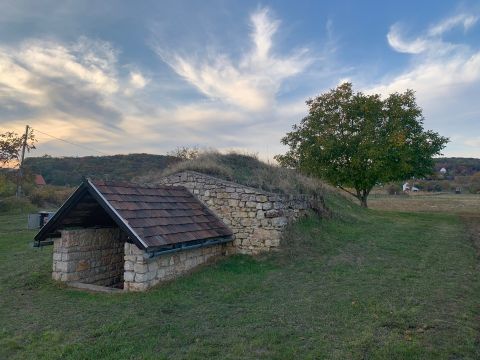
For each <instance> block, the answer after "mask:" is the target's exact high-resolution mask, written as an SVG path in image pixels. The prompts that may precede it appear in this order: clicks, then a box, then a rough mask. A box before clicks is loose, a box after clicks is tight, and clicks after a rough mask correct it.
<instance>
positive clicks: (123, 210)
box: [91, 181, 232, 247]
mask: <svg viewBox="0 0 480 360" xmlns="http://www.w3.org/2000/svg"><path fill="white" fill-rule="evenodd" d="M91 183H92V184H93V186H94V187H95V188H96V189H97V190H98V191H99V192H100V193H101V194H102V196H103V197H104V198H105V199H106V200H107V201H108V203H109V204H110V205H111V206H112V207H113V208H114V209H115V210H116V212H118V214H119V215H120V216H121V217H122V218H123V219H124V220H125V221H126V223H127V224H128V225H129V226H130V227H131V228H132V229H133V230H134V232H135V233H136V234H138V236H139V237H140V238H141V239H142V240H143V241H144V242H145V243H146V245H147V246H148V247H159V246H164V245H171V244H176V243H181V242H189V241H196V240H204V239H210V238H218V237H225V236H231V235H232V232H231V230H230V229H229V228H227V227H226V226H225V224H223V222H222V221H221V220H220V219H219V218H217V217H216V216H215V215H214V214H213V213H212V212H211V211H210V210H209V209H208V208H207V207H206V206H205V205H203V204H202V203H201V202H200V201H199V200H197V199H196V198H195V197H194V196H193V195H192V194H191V193H190V192H189V191H188V190H187V189H186V188H184V187H181V186H158V187H155V188H150V187H143V186H139V185H134V184H129V183H120V182H106V181H93V182H91Z"/></svg>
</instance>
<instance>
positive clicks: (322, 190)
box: [135, 152, 360, 215]
mask: <svg viewBox="0 0 480 360" xmlns="http://www.w3.org/2000/svg"><path fill="white" fill-rule="evenodd" d="M187 170H190V171H197V172H200V173H203V174H207V175H211V176H215V177H218V178H220V179H223V180H228V181H233V182H236V183H238V184H242V185H246V186H250V187H254V188H258V189H262V190H265V191H269V192H274V193H281V194H292V195H296V194H302V195H310V196H316V197H318V198H321V199H323V201H324V202H325V204H326V207H327V208H328V209H329V210H330V211H331V212H333V213H336V214H344V215H347V214H352V215H354V213H357V212H358V211H360V210H359V209H358V208H359V207H358V206H357V205H356V204H354V203H352V202H351V201H350V200H348V199H346V198H345V197H344V196H342V195H340V194H339V192H338V191H337V190H336V189H335V188H333V187H332V186H329V185H328V184H326V183H324V182H322V181H320V180H318V179H314V178H311V177H308V176H305V175H302V174H300V173H298V172H297V171H295V170H292V169H285V168H282V167H279V166H276V165H272V164H268V163H265V162H263V161H261V160H259V159H258V158H257V157H256V156H254V155H245V154H239V153H235V152H230V153H228V154H221V153H218V152H205V153H202V154H200V155H199V156H198V157H196V158H195V159H191V160H185V161H182V162H178V163H175V164H172V165H171V166H169V167H167V168H166V169H163V170H159V171H152V172H150V173H149V174H148V175H145V176H140V177H137V178H136V179H135V182H140V183H155V182H156V180H157V179H159V178H161V177H164V176H168V175H171V174H175V173H177V172H181V171H187Z"/></svg>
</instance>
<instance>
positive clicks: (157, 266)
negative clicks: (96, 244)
mask: <svg viewBox="0 0 480 360" xmlns="http://www.w3.org/2000/svg"><path fill="white" fill-rule="evenodd" d="M224 249H225V245H222V244H219V245H212V246H207V247H203V248H197V249H191V250H183V251H180V252H177V253H171V254H165V255H161V256H157V257H154V258H150V259H148V258H145V256H144V254H145V251H143V250H140V249H139V248H138V247H137V246H136V245H135V244H129V243H125V273H124V285H123V289H124V290H125V291H145V290H147V289H148V288H150V287H152V286H154V285H156V284H158V283H160V282H163V281H168V280H173V279H175V278H177V277H178V276H180V275H182V274H185V273H187V272H188V271H190V270H192V269H193V268H195V267H196V266H198V265H201V264H204V263H207V262H209V261H211V260H213V259H214V258H216V257H219V256H221V255H222V254H223V253H224V252H225V250H224Z"/></svg>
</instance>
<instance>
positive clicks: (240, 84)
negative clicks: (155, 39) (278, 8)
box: [154, 8, 312, 111]
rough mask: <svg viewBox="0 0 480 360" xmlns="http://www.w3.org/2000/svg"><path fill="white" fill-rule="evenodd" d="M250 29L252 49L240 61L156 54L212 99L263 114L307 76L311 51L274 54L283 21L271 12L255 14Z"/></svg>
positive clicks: (210, 55)
mask: <svg viewBox="0 0 480 360" xmlns="http://www.w3.org/2000/svg"><path fill="white" fill-rule="evenodd" d="M250 25H251V33H250V39H251V48H250V49H249V50H248V51H247V52H246V53H245V54H244V55H243V56H242V57H241V58H240V59H239V60H238V61H234V60H232V58H231V57H230V56H229V55H227V54H226V53H222V52H216V51H214V52H210V53H208V54H205V56H204V57H203V58H199V57H198V56H184V55H183V56H182V55H180V54H179V53H178V52H176V51H174V50H170V49H168V48H165V47H162V46H159V45H155V46H154V50H155V51H156V53H157V54H158V55H159V56H160V57H161V59H162V60H163V61H165V62H166V63H167V64H168V65H169V66H170V67H171V68H172V69H173V70H174V71H175V72H176V73H177V74H178V75H180V76H181V77H182V78H183V79H185V80H186V81H187V82H188V83H190V84H191V85H192V86H194V87H195V88H196V89H197V90H199V91H200V92H201V93H202V94H203V95H205V96H207V97H208V98H210V99H213V100H219V101H221V102H223V103H227V104H230V105H234V106H237V107H239V108H241V109H245V110H249V111H261V110H264V109H266V108H267V107H269V106H271V105H272V104H273V103H274V101H275V95H276V94H277V92H278V91H279V89H280V87H281V85H282V82H283V81H284V80H285V79H287V78H289V77H292V76H294V75H297V74H299V73H301V72H303V71H304V70H305V69H306V68H307V66H308V65H309V64H310V63H311V62H312V59H311V58H310V57H309V54H308V49H307V48H300V49H297V50H295V51H293V52H292V53H291V54H288V55H284V56H282V55H278V54H276V53H275V52H274V42H273V41H274V35H275V34H276V33H277V31H278V29H279V26H280V21H279V20H276V19H274V18H273V16H272V15H271V12H270V10H269V9H267V8H261V9H258V10H257V11H255V12H254V13H253V14H252V15H251V16H250ZM190 53H195V51H190Z"/></svg>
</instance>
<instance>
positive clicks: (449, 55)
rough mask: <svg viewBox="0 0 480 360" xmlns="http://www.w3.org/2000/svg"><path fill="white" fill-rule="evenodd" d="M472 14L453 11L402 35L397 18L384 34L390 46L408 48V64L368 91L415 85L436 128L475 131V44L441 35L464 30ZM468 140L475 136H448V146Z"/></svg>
mask: <svg viewBox="0 0 480 360" xmlns="http://www.w3.org/2000/svg"><path fill="white" fill-rule="evenodd" d="M477 20H478V16H476V15H472V14H466V13H462V14H456V15H454V16H451V17H448V18H446V19H444V20H442V21H440V22H438V23H436V24H433V25H431V26H429V27H428V28H426V29H425V30H424V31H423V32H422V33H421V34H419V35H416V36H413V37H411V38H410V39H406V38H405V36H404V34H403V32H402V26H401V25H400V24H394V25H393V26H392V27H391V28H390V31H389V33H388V35H387V40H388V43H389V45H390V46H391V47H392V49H393V50H395V51H397V52H401V53H408V54H410V64H409V66H408V67H407V68H406V69H405V70H404V71H403V72H400V73H397V74H395V75H393V76H387V77H385V78H384V79H383V80H382V81H381V82H380V83H376V84H375V85H374V86H371V87H370V89H369V90H368V91H369V92H376V93H382V94H385V95H386V94H389V93H392V92H396V91H398V92H403V91H405V90H406V89H414V90H415V91H416V93H417V98H418V100H419V104H420V105H421V106H422V107H423V108H424V110H425V112H424V113H425V114H426V118H427V121H428V123H429V124H430V125H432V126H435V128H436V129H437V130H440V131H443V132H444V133H445V134H447V135H448V134H455V133H456V128H457V127H458V126H460V127H461V128H462V129H463V130H464V131H467V132H468V131H475V129H478V118H476V117H475V116H472V114H474V113H476V110H475V109H476V108H477V102H478V99H477V98H478V93H479V91H480V48H478V47H473V46H471V45H468V44H467V43H461V42H449V41H446V40H445V36H446V34H447V32H449V31H452V30H453V29H455V28H460V29H462V30H463V31H468V30H469V29H471V28H472V27H473V26H474V25H475V24H476V23H477ZM455 124H457V125H455ZM473 143H475V144H476V141H472V140H471V139H470V140H468V139H466V138H464V137H458V138H456V137H452V143H451V144H450V145H449V149H453V152H452V153H454V152H455V153H457V154H458V152H459V151H460V150H458V149H461V148H464V149H465V148H466V147H469V146H470V147H471V146H472V144H473ZM457 150H458V151H457ZM469 152H470V153H471V151H469ZM479 155H480V152H479Z"/></svg>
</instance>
